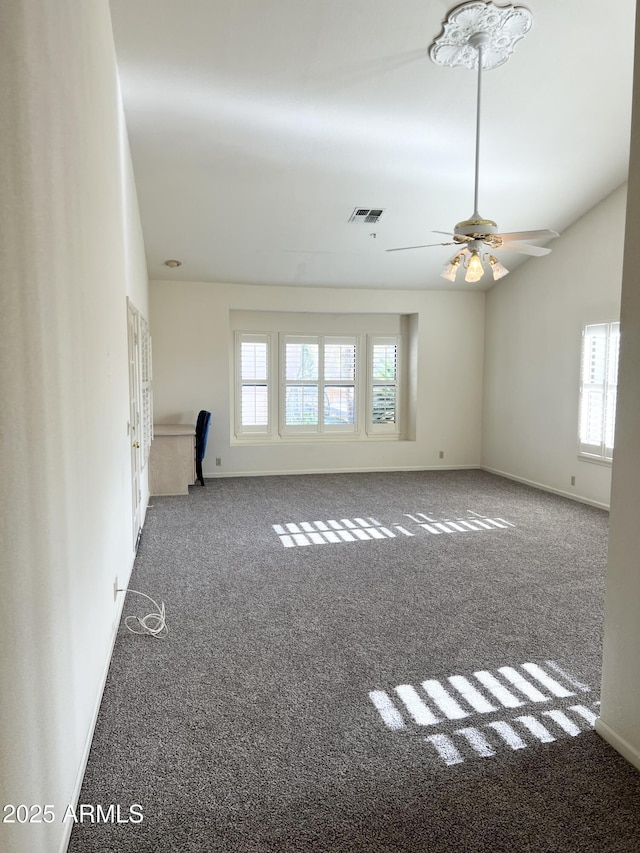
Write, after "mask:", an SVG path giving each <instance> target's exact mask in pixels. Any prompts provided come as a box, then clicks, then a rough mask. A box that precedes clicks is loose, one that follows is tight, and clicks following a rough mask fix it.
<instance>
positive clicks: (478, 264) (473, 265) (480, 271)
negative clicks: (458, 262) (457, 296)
mask: <svg viewBox="0 0 640 853" xmlns="http://www.w3.org/2000/svg"><path fill="white" fill-rule="evenodd" d="M483 275H484V268H483V266H482V261H481V260H480V257H479V256H478V253H477V251H476V250H475V249H474V250H473V252H472V253H471V257H470V258H469V263H468V265H467V274H466V275H465V277H464V280H465V281H468V282H471V283H473V282H476V281H480V279H481V278H482V276H483Z"/></svg>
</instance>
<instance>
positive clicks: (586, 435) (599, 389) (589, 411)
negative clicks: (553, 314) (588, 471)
mask: <svg viewBox="0 0 640 853" xmlns="http://www.w3.org/2000/svg"><path fill="white" fill-rule="evenodd" d="M619 344H620V324H619V323H596V324H592V325H589V326H586V327H585V330H584V332H583V340H582V368H581V377H580V443H579V449H580V452H581V453H586V454H588V455H590V456H596V457H599V458H601V459H611V458H612V457H613V440H614V429H615V414H616V395H617V384H618V351H619Z"/></svg>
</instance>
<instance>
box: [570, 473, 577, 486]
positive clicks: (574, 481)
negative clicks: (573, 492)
mask: <svg viewBox="0 0 640 853" xmlns="http://www.w3.org/2000/svg"><path fill="white" fill-rule="evenodd" d="M575 484H576V478H575V477H574V476H573V475H572V477H571V485H572V486H575Z"/></svg>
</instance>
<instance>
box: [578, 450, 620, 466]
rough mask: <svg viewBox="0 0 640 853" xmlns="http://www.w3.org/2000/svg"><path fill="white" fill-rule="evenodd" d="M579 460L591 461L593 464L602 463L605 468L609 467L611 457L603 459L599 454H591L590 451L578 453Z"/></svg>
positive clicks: (611, 461)
mask: <svg viewBox="0 0 640 853" xmlns="http://www.w3.org/2000/svg"><path fill="white" fill-rule="evenodd" d="M578 459H579V461H580V462H591V463H592V464H594V465H604V466H605V468H611V466H612V464H613V459H603V458H602V457H601V456H592V455H591V454H590V453H578Z"/></svg>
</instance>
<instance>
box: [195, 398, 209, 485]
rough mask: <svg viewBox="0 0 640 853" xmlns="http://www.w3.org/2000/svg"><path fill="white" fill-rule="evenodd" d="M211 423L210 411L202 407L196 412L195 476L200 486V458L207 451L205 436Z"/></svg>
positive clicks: (202, 478)
mask: <svg viewBox="0 0 640 853" xmlns="http://www.w3.org/2000/svg"><path fill="white" fill-rule="evenodd" d="M210 425H211V412H206V411H205V410H204V409H202V411H201V412H200V413H199V414H198V420H197V421H196V477H197V479H198V480H199V482H200V485H201V486H204V477H203V476H202V460H203V459H204V454H205V453H206V451H207V437H208V435H209V426H210Z"/></svg>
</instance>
